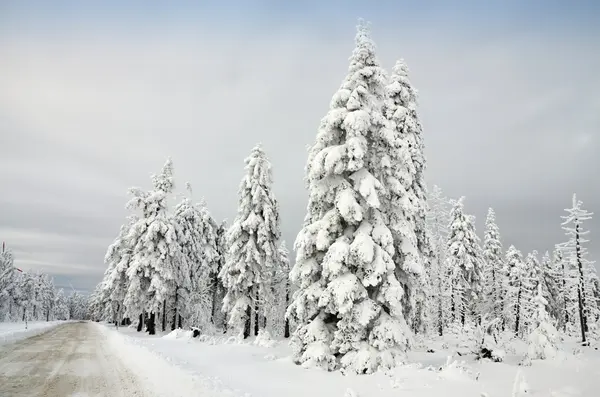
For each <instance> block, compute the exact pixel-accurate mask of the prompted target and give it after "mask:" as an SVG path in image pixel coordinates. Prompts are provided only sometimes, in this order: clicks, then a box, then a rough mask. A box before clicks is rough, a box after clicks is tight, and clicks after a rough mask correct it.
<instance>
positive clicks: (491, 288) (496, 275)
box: [483, 208, 506, 319]
mask: <svg viewBox="0 0 600 397" xmlns="http://www.w3.org/2000/svg"><path fill="white" fill-rule="evenodd" d="M485 226H486V228H485V234H484V238H483V258H484V261H485V262H484V263H485V267H484V279H485V289H484V294H485V297H486V301H487V302H486V304H485V307H486V311H487V312H488V313H490V315H491V317H492V318H494V319H496V318H498V319H503V314H504V313H503V311H504V293H505V292H506V285H505V284H506V282H505V281H506V280H505V278H506V277H505V275H504V273H503V271H502V269H503V268H504V263H503V261H504V258H503V256H504V254H503V252H502V243H501V242H500V231H499V229H498V225H496V214H495V213H494V210H493V209H492V208H490V209H488V213H487V219H486V221H485Z"/></svg>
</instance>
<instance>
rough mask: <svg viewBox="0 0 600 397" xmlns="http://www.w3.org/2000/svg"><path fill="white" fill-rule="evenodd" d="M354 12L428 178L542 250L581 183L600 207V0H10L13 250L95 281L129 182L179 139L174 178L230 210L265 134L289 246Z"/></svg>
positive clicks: (7, 96)
mask: <svg viewBox="0 0 600 397" xmlns="http://www.w3.org/2000/svg"><path fill="white" fill-rule="evenodd" d="M359 17H362V18H365V19H367V20H369V21H370V22H371V23H372V35H373V38H374V40H375V42H376V43H377V48H378V56H379V58H380V60H381V61H382V63H383V65H384V67H385V68H386V69H387V70H388V71H389V70H391V67H392V66H393V64H394V62H395V61H396V60H397V59H399V58H403V59H404V60H405V61H406V62H407V64H408V66H409V68H410V71H411V74H410V78H411V81H412V83H413V85H414V86H415V87H416V88H417V89H418V91H419V104H420V107H419V114H420V117H421V119H422V123H423V126H424V135H423V136H424V140H425V145H426V149H425V154H426V157H427V160H428V163H427V172H426V179H427V184H428V185H429V186H430V187H431V186H433V185H434V184H436V185H439V186H440V187H441V188H442V189H443V190H444V192H445V193H446V194H447V195H448V196H450V197H459V196H465V210H466V211H467V212H469V213H471V214H473V215H475V216H476V220H477V224H476V226H477V231H478V233H479V234H480V236H482V234H483V230H484V222H485V214H486V212H487V208H488V207H493V208H494V209H495V210H496V218H497V223H498V225H499V227H500V232H501V235H502V240H503V244H504V246H505V247H507V246H509V245H511V244H514V245H515V246H516V247H517V248H519V249H520V250H522V251H523V252H524V253H527V252H530V251H532V250H534V249H535V250H538V251H540V252H543V251H545V250H548V249H552V248H553V246H554V244H556V243H559V242H562V241H563V240H564V239H565V238H564V232H563V231H562V229H561V216H562V215H564V209H565V208H568V207H570V206H571V200H572V195H573V193H575V192H576V193H577V195H578V197H579V199H580V200H582V201H583V203H584V206H585V207H586V208H587V209H589V210H590V211H597V212H598V211H600V184H598V175H597V173H598V172H599V171H600V157H599V156H598V155H597V153H598V152H600V77H598V76H599V75H598V70H600V44H598V43H600V24H598V23H597V21H598V20H600V3H599V2H593V1H553V0H549V1H513V0H508V1H489V2H480V1H466V0H461V1H454V2H448V1H422V2H414V1H399V0H396V1H376V2H375V1H373V2H367V1H360V2H359V1H295V2H287V1H286V2H283V1H250V0H248V1H242V0H238V1H219V2H216V1H215V2H212V1H205V2H192V1H188V2H182V1H173V2H159V1H118V2H117V1H113V0H109V1H103V2H95V1H89V2H78V1H61V0H59V1H53V2H47V1H28V0H24V1H16V0H13V1H6V0H0V239H1V240H4V241H6V243H7V246H9V247H10V248H11V249H12V250H13V252H14V254H15V261H16V265H17V266H19V267H21V268H22V269H25V270H31V271H42V272H47V273H50V274H51V275H52V276H53V277H54V278H55V283H56V284H57V285H58V286H61V287H65V288H68V289H70V288H71V286H72V287H73V288H74V289H77V290H83V291H90V290H91V289H93V287H94V286H95V285H96V284H97V283H98V282H99V281H100V280H101V277H102V274H103V272H104V270H105V265H104V263H103V258H104V254H105V252H106V248H107V247H108V245H109V244H110V243H111V242H112V241H113V240H114V238H115V237H116V235H117V233H118V231H119V227H120V226H121V224H122V223H123V222H124V219H125V217H126V216H127V214H128V211H127V210H126V209H125V203H126V202H127V200H128V195H127V190H128V188H129V187H132V186H139V187H142V188H150V182H151V181H150V176H151V174H153V173H157V172H159V171H160V168H161V167H162V165H163V164H164V162H165V160H166V159H167V157H169V156H170V157H171V158H172V160H173V163H174V167H175V176H176V183H177V185H178V187H179V190H178V194H183V193H184V187H185V183H186V182H190V183H191V184H192V186H193V196H194V197H193V198H194V200H200V199H201V198H204V199H205V201H206V202H207V204H208V206H209V208H210V210H211V212H212V214H213V216H214V217H215V218H216V219H217V220H218V221H220V220H222V219H229V220H232V219H233V218H234V217H235V214H236V209H237V200H238V197H237V189H238V186H239V182H240V180H241V178H242V176H243V174H244V169H243V167H244V162H243V161H244V158H245V157H246V156H247V155H248V154H249V153H250V150H251V149H252V147H253V146H254V145H256V144H257V143H259V142H261V143H262V144H263V147H264V149H265V150H266V152H267V154H268V156H269V157H270V159H271V162H272V165H273V174H274V175H273V176H274V190H275V194H276V196H277V198H278V200H279V203H280V210H281V219H282V231H283V237H284V238H285V239H286V240H287V242H288V246H292V245H293V241H294V239H295V237H296V234H297V232H298V231H299V229H300V226H301V223H302V220H303V217H304V215H305V210H306V204H307V194H306V191H305V189H304V182H303V176H304V165H305V163H306V158H307V151H306V147H307V146H308V145H311V144H312V143H313V142H314V139H315V136H316V133H317V128H318V125H319V121H320V119H321V118H322V117H323V116H325V114H326V113H327V110H328V106H329V101H330V99H331V97H332V95H333V94H334V93H335V91H336V90H337V89H338V88H339V86H340V83H341V82H342V80H343V78H344V77H345V75H346V72H347V68H348V57H349V56H350V54H351V52H352V49H353V45H354V33H355V26H356V23H357V20H358V18H359ZM599 219H600V214H599V216H598V217H596V218H594V219H593V220H592V221H589V222H588V224H587V227H588V228H589V229H590V230H591V233H590V235H589V236H588V237H589V240H590V243H589V249H590V254H591V255H590V256H591V259H595V260H597V261H600V221H599ZM292 256H293V255H292Z"/></svg>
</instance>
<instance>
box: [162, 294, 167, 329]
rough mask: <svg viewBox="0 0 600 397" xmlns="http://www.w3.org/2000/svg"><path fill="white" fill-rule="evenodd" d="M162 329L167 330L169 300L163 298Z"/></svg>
mask: <svg viewBox="0 0 600 397" xmlns="http://www.w3.org/2000/svg"><path fill="white" fill-rule="evenodd" d="M162 330H163V332H165V331H166V330H167V300H166V299H164V300H163V312H162Z"/></svg>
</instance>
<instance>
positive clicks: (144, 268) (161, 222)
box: [125, 159, 182, 334]
mask: <svg viewBox="0 0 600 397" xmlns="http://www.w3.org/2000/svg"><path fill="white" fill-rule="evenodd" d="M152 184H153V190H152V191H150V192H148V193H147V192H143V191H141V190H140V189H135V188H134V189H131V190H130V192H131V194H132V195H133V196H134V197H133V199H131V201H130V202H129V203H128V207H129V208H132V209H136V210H138V211H139V212H140V218H139V219H138V221H137V222H135V223H134V224H133V225H132V227H131V230H130V233H129V236H128V239H129V240H130V241H131V242H132V243H133V246H132V257H131V261H130V264H129V268H128V269H127V276H128V280H129V283H128V288H127V293H126V295H125V307H126V309H127V313H128V315H130V316H135V315H136V314H139V313H142V312H143V311H147V312H149V313H150V320H149V324H148V331H149V332H150V333H151V334H153V333H154V332H155V320H156V313H157V312H158V311H160V310H162V311H163V312H164V311H165V310H164V307H165V304H166V301H167V300H169V299H170V298H171V297H172V294H173V293H174V291H175V281H176V268H177V267H178V266H179V265H180V264H181V261H182V254H181V249H180V245H179V243H178V241H177V234H176V231H175V226H174V224H173V221H172V217H171V215H170V214H169V212H168V208H167V200H168V197H169V195H170V194H171V193H172V192H173V185H174V183H173V164H172V162H171V160H170V159H169V160H167V162H166V163H165V165H164V167H163V169H162V171H161V173H160V174H157V175H154V176H153V177H152ZM142 321H143V316H142V317H140V322H142Z"/></svg>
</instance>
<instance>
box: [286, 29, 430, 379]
mask: <svg viewBox="0 0 600 397" xmlns="http://www.w3.org/2000/svg"><path fill="white" fill-rule="evenodd" d="M384 82H385V73H384V71H383V70H382V69H381V67H380V64H379V61H378V59H377V57H376V55H375V45H374V43H373V41H372V40H371V37H370V32H369V29H368V27H367V26H366V25H364V24H361V25H359V27H358V33H357V35H356V47H355V49H354V52H353V53H352V56H351V58H350V67H349V70H348V75H347V77H346V79H345V80H344V81H343V83H342V85H341V87H340V89H339V90H338V92H337V93H336V94H334V96H333V98H332V100H331V103H330V109H329V112H328V113H327V115H326V116H325V117H324V118H323V119H322V121H321V125H320V128H319V131H318V134H317V139H316V142H315V144H314V145H313V146H312V148H311V149H310V151H309V158H308V162H307V166H306V182H307V188H308V192H309V202H308V208H307V214H306V217H305V221H304V226H303V228H302V230H301V231H300V233H299V234H298V237H297V239H296V244H295V248H296V252H297V256H296V263H295V265H294V267H293V269H292V272H291V275H290V277H291V280H292V281H293V282H294V283H295V284H296V285H297V287H298V290H297V291H296V292H295V293H294V298H293V302H292V304H291V305H290V308H289V309H288V315H289V316H290V319H291V320H293V321H294V322H295V323H296V324H298V327H297V329H296V330H295V332H294V335H293V337H292V344H293V346H294V360H295V362H296V363H298V364H302V365H304V366H318V367H321V368H324V369H327V370H333V369H336V368H338V367H341V368H342V369H343V370H347V371H349V372H355V373H371V372H374V371H376V370H377V369H379V368H391V367H393V366H394V365H396V364H397V363H398V362H401V361H403V358H404V351H405V350H406V349H407V347H408V344H409V339H410V329H409V327H408V325H407V323H406V321H405V318H404V310H403V306H402V302H403V301H404V300H405V299H406V297H405V296H404V293H405V290H404V288H403V286H402V285H401V284H400V282H399V281H398V278H397V271H398V273H400V272H406V271H407V270H410V271H414V272H415V273H418V272H419V271H420V270H419V268H418V265H421V264H422V263H421V262H419V261H418V259H419V258H418V254H417V251H416V249H417V248H416V247H417V241H416V237H414V231H411V233H412V235H413V237H414V240H413V241H410V242H409V241H406V247H403V249H404V248H405V249H406V250H408V249H409V248H410V247H413V248H411V249H414V250H415V251H414V252H413V251H410V252H409V251H404V250H403V254H404V255H408V254H409V253H410V254H414V257H415V262H414V266H413V268H402V267H400V266H398V267H397V266H396V264H395V263H394V238H393V236H392V231H391V230H390V229H389V228H388V226H387V223H388V218H389V214H388V213H386V212H385V211H386V210H387V209H388V208H389V201H388V199H387V197H386V190H385V189H384V184H382V182H381V181H379V180H378V179H377V177H376V176H375V175H377V176H379V177H384V176H385V175H386V173H385V172H384V171H383V170H382V160H383V159H384V156H383V155H384V154H385V153H386V151H387V150H392V148H393V147H394V145H393V144H392V142H391V141H393V140H394V139H396V138H395V135H396V133H394V132H393V131H392V130H391V129H385V131H384V130H383V128H384V126H385V120H384V119H383V117H382V113H381V105H380V103H381V100H382V98H383V94H384ZM384 147H387V149H385V150H384V149H383V148H384ZM384 183H386V184H388V185H389V183H388V182H384ZM386 207H387V208H386ZM407 265H408V264H407ZM420 269H421V270H422V267H421V268H420Z"/></svg>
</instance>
